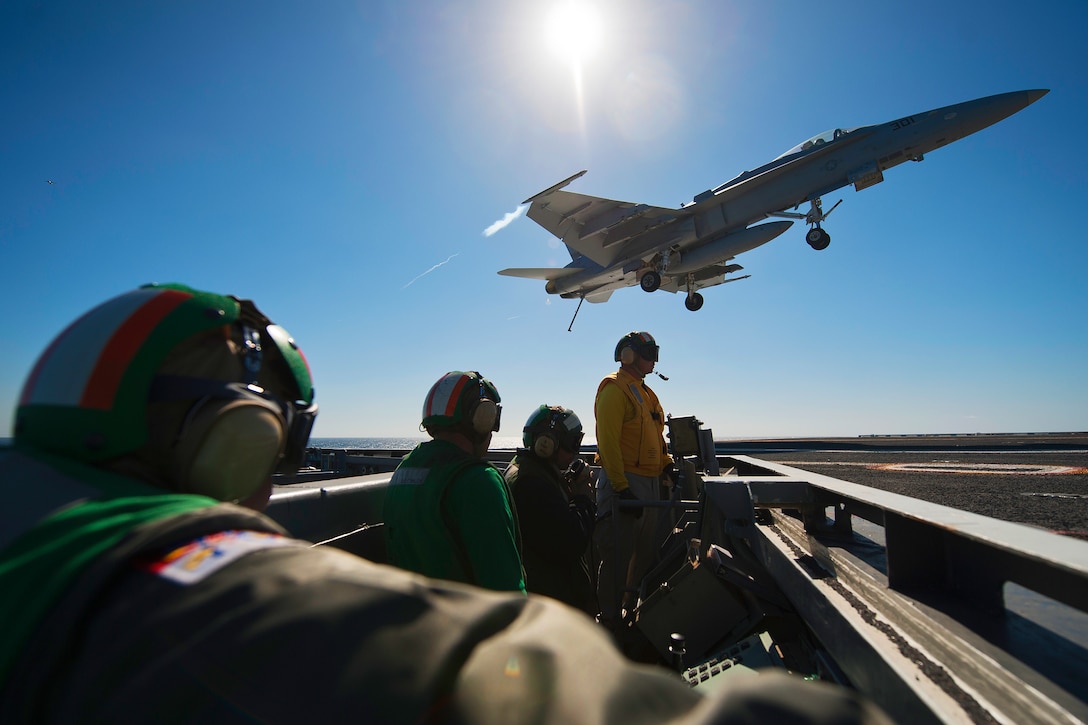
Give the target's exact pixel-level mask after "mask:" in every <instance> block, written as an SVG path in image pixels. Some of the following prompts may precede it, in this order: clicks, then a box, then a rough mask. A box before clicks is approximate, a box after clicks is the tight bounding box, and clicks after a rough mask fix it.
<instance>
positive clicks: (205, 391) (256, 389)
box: [148, 375, 317, 474]
mask: <svg viewBox="0 0 1088 725" xmlns="http://www.w3.org/2000/svg"><path fill="white" fill-rule="evenodd" d="M178 400H189V401H194V402H200V401H203V400H222V401H232V400H254V401H261V402H263V403H270V404H271V405H273V406H274V407H275V408H276V409H277V410H278V411H279V413H280V416H281V417H282V418H283V421H284V427H285V429H286V435H285V438H286V442H285V444H284V448H283V456H282V457H281V458H280V460H279V462H278V463H277V464H276V468H275V473H286V474H294V473H298V469H299V467H300V466H301V465H302V459H303V457H304V456H305V455H306V444H307V443H308V442H309V440H310V432H311V431H312V430H313V427H314V419H315V418H317V403H305V402H304V401H295V402H287V401H285V400H281V399H280V398H278V397H276V396H274V395H270V394H268V393H267V392H265V390H264V388H262V387H260V386H258V385H256V384H253V383H249V384H247V383H226V382H221V381H217V380H207V379H204V378H190V377H186V376H184V375H157V376H155V379H154V380H153V381H152V383H151V391H150V394H149V395H148V401H149V402H153V403H156V402H159V403H161V402H170V401H178Z"/></svg>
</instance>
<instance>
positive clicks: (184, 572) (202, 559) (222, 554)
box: [142, 530, 301, 585]
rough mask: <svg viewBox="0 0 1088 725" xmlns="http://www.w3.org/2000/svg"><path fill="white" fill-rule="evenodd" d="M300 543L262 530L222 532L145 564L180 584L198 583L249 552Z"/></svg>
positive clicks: (151, 569) (209, 535) (195, 541)
mask: <svg viewBox="0 0 1088 725" xmlns="http://www.w3.org/2000/svg"><path fill="white" fill-rule="evenodd" d="M299 545H301V544H300V542H298V541H295V540H294V539H289V538H287V537H286V536H280V535H279V534H270V533H265V532H261V531H234V530H231V531H220V532H218V533H215V534H208V535H207V536H202V537H200V538H199V539H194V540H193V541H190V542H189V543H188V544H185V545H184V546H180V547H178V548H176V549H174V550H173V551H171V552H170V553H168V554H166V555H165V556H162V557H159V558H156V559H152V560H151V561H149V562H145V563H143V564H142V566H143V568H145V569H147V570H148V571H150V572H151V573H152V574H157V575H158V576H161V577H162V578H164V579H169V580H171V581H173V582H176V583H178V584H184V585H189V584H196V583H197V582H199V581H203V580H204V579H205V578H206V577H208V576H210V575H211V574H214V573H215V572H217V571H219V570H220V569H222V568H223V567H224V566H226V565H227V564H230V563H231V562H233V561H237V560H238V559H240V558H242V557H243V556H245V555H246V554H250V553H252V552H254V551H260V550H261V549H271V548H275V547H280V546H299Z"/></svg>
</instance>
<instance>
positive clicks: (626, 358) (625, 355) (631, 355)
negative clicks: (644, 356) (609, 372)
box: [620, 346, 635, 365]
mask: <svg viewBox="0 0 1088 725" xmlns="http://www.w3.org/2000/svg"><path fill="white" fill-rule="evenodd" d="M634 361H635V351H634V350H633V349H632V348H631V347H630V346H627V347H625V348H623V349H622V350H620V362H621V363H623V364H624V365H630V364H631V363H633V362H634Z"/></svg>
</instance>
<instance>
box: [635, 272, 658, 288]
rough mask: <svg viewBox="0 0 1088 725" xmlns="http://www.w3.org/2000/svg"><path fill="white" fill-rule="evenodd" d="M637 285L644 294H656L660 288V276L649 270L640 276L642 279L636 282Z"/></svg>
mask: <svg viewBox="0 0 1088 725" xmlns="http://www.w3.org/2000/svg"><path fill="white" fill-rule="evenodd" d="M638 284H639V286H640V287H642V289H643V290H645V291H646V292H656V291H657V289H658V288H659V287H660V286H661V275H660V274H658V273H657V272H655V271H653V270H652V269H651V270H650V271H649V272H647V273H646V274H644V275H642V279H640V280H639V281H638Z"/></svg>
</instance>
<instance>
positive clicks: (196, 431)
mask: <svg viewBox="0 0 1088 725" xmlns="http://www.w3.org/2000/svg"><path fill="white" fill-rule="evenodd" d="M286 440H287V435H286V430H285V429H284V423H283V419H282V418H281V417H280V413H279V411H278V410H276V408H275V406H273V405H272V404H271V403H269V404H264V403H263V402H262V401H259V400H230V401H220V400H210V401H205V402H203V403H198V404H197V407H196V408H194V409H193V411H192V412H190V414H189V416H188V418H187V419H186V422H185V423H184V424H183V425H182V429H181V431H180V433H179V434H178V441H177V443H176V444H175V446H174V450H173V455H172V461H171V465H172V470H174V471H178V472H179V473H178V476H177V481H176V483H177V484H178V486H179V489H180V490H181V491H183V492H185V493H196V494H201V495H204V496H210V497H211V498H215V499H218V500H220V501H240V500H242V499H245V498H247V497H249V496H250V495H251V494H253V493H254V492H256V491H257V490H258V489H259V488H260V487H261V486H262V485H264V484H265V482H266V481H268V477H269V476H271V475H272V472H273V470H275V468H276V464H277V463H278V462H279V459H280V457H281V456H282V455H283V451H284V446H285V444H286Z"/></svg>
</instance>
